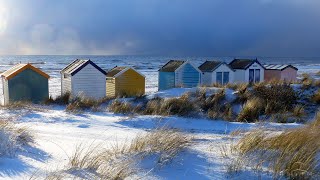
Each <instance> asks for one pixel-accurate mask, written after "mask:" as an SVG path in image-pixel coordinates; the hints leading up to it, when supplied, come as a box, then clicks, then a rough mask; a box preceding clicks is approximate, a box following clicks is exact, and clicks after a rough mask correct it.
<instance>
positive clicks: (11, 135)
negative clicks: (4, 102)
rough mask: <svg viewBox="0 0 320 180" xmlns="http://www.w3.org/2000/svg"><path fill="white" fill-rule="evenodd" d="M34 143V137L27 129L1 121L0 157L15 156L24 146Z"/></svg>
mask: <svg viewBox="0 0 320 180" xmlns="http://www.w3.org/2000/svg"><path fill="white" fill-rule="evenodd" d="M33 142H34V136H33V134H32V132H31V131H30V130H29V129H28V128H27V127H17V126H16V125H15V124H14V123H13V122H11V121H6V120H0V157H1V156H14V155H15V153H16V151H18V150H19V149H21V147H22V146H24V145H29V144H31V143H33Z"/></svg>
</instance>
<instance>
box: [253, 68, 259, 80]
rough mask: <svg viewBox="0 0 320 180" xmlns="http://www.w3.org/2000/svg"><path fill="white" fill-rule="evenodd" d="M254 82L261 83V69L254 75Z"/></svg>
mask: <svg viewBox="0 0 320 180" xmlns="http://www.w3.org/2000/svg"><path fill="white" fill-rule="evenodd" d="M254 77H255V78H254V82H256V83H257V82H260V69H256V70H255V75H254Z"/></svg>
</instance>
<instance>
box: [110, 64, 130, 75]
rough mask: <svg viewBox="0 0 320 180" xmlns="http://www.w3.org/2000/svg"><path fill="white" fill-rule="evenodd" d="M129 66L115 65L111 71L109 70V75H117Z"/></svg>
mask: <svg viewBox="0 0 320 180" xmlns="http://www.w3.org/2000/svg"><path fill="white" fill-rule="evenodd" d="M126 68H127V67H124V66H122V67H118V66H116V67H114V68H112V69H111V70H110V71H108V72H107V77H114V76H115V75H117V74H118V73H119V72H121V71H122V70H124V69H126Z"/></svg>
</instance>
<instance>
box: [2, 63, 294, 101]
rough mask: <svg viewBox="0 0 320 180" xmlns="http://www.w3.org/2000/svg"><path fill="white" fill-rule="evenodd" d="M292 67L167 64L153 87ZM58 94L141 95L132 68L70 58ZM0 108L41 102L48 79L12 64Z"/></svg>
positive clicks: (285, 72)
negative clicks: (11, 104)
mask: <svg viewBox="0 0 320 180" xmlns="http://www.w3.org/2000/svg"><path fill="white" fill-rule="evenodd" d="M297 70H298V69H297V68H295V67H293V66H292V65H262V64H261V63H260V62H259V61H258V60H257V59H254V60H251V59H234V60H233V61H232V62H231V63H229V64H227V63H225V62H220V61H206V62H204V63H203V64H202V65H200V66H199V67H196V66H194V65H193V64H192V63H191V62H190V61H182V60H170V61H169V62H167V63H166V64H165V65H164V66H162V67H161V68H160V69H159V78H158V83H159V84H158V89H159V90H166V89H170V88H175V87H196V86H199V85H206V86H209V85H212V84H222V85H223V84H227V83H253V82H262V81H269V80H272V79H277V80H285V81H295V80H296V78H297ZM60 74H61V94H65V93H70V95H71V96H73V97H76V96H85V97H89V98H94V99H100V98H104V97H118V96H139V95H143V94H145V76H144V75H143V74H141V73H140V72H138V71H137V70H135V69H134V68H132V67H117V66H116V67H114V68H112V69H111V70H109V71H107V72H106V71H105V70H103V69H102V68H100V67H99V66H98V65H96V64H95V63H94V62H92V61H91V60H81V59H76V60H75V61H73V62H71V63H70V64H69V65H67V66H66V67H65V68H63V69H62V70H61V71H60ZM1 77H2V86H3V92H2V94H3V98H2V104H3V105H7V104H9V103H10V102H14V101H32V102H34V103H37V102H42V101H44V100H46V99H48V97H49V83H48V79H49V77H50V76H49V75H48V74H47V73H45V72H43V71H42V70H41V69H39V68H36V67H35V66H33V65H32V64H30V63H28V64H17V65H15V66H13V67H12V68H10V69H8V70H7V71H5V72H3V73H2V74H1Z"/></svg>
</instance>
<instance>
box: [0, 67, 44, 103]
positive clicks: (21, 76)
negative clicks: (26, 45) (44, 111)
mask: <svg viewBox="0 0 320 180" xmlns="http://www.w3.org/2000/svg"><path fill="white" fill-rule="evenodd" d="M1 78H2V94H3V100H2V105H8V104H9V103H11V102H15V101H31V102H33V103H39V102H42V101H44V100H46V99H48V98H49V83H48V79H49V75H48V74H46V73H44V72H43V71H41V70H40V69H38V68H36V67H34V66H32V65H31V64H29V63H28V64H17V65H15V66H13V67H12V68H10V69H8V70H7V71H5V72H3V73H2V74H1Z"/></svg>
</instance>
